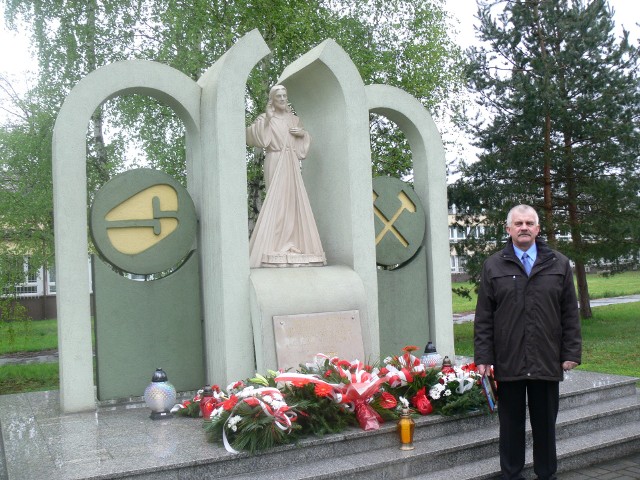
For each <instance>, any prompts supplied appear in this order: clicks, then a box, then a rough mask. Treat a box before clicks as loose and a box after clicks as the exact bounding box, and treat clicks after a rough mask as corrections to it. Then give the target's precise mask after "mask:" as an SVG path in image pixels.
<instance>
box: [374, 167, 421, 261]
mask: <svg viewBox="0 0 640 480" xmlns="http://www.w3.org/2000/svg"><path fill="white" fill-rule="evenodd" d="M373 212H374V222H375V231H376V262H377V263H378V265H383V266H393V265H400V264H403V263H405V262H407V261H408V260H410V259H411V258H412V257H413V256H414V255H415V254H416V252H417V251H418V248H420V245H422V240H423V238H424V233H425V225H426V222H425V217H424V209H423V208H422V204H421V203H420V198H418V195H417V194H416V192H415V191H414V190H413V188H411V186H410V185H409V184H407V183H405V182H403V181H402V180H400V179H398V178H393V177H376V178H374V179H373Z"/></svg>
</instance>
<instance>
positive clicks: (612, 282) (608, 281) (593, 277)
mask: <svg viewBox="0 0 640 480" xmlns="http://www.w3.org/2000/svg"><path fill="white" fill-rule="evenodd" d="M587 283H588V285H589V297H590V298H591V299H592V300H593V299H595V298H608V297H619V296H622V295H636V294H640V271H635V272H624V273H619V274H617V275H613V276H610V277H604V276H602V275H599V274H595V273H594V274H589V275H587ZM453 286H454V287H466V288H469V289H470V290H471V299H470V300H469V299H466V298H463V297H461V296H460V295H455V294H454V295H453V313H463V312H472V311H473V310H475V308H476V300H477V295H476V293H475V291H474V288H475V286H474V285H473V284H472V283H470V282H461V283H454V284H453Z"/></svg>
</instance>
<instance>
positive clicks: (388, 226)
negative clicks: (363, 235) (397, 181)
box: [373, 191, 416, 247]
mask: <svg viewBox="0 0 640 480" xmlns="http://www.w3.org/2000/svg"><path fill="white" fill-rule="evenodd" d="M376 198H378V194H377V193H376V192H373V201H374V202H375V201H376ZM398 199H399V200H400V208H398V210H396V213H394V214H393V217H391V219H390V220H388V219H387V217H385V216H384V214H383V213H382V212H381V211H380V210H378V207H376V206H375V205H374V206H373V211H374V213H375V214H376V216H377V217H378V218H379V219H380V221H381V222H382V223H384V228H383V229H382V230H380V233H378V235H377V236H376V245H378V243H380V241H381V240H382V238H383V237H384V236H385V235H386V234H387V232H391V233H393V234H394V235H395V237H396V238H397V239H398V241H399V242H400V243H401V244H402V245H403V246H405V247H407V246H408V245H409V242H407V241H406V240H405V238H404V237H403V236H402V235H401V234H400V232H399V231H398V230H397V229H396V227H394V226H393V224H394V223H395V221H396V220H397V219H398V217H399V216H400V215H401V214H402V212H404V211H405V210H408V211H410V212H411V213H415V212H416V206H415V204H414V203H413V202H412V201H411V199H410V198H409V197H407V194H406V193H404V192H402V191H401V192H400V193H398Z"/></svg>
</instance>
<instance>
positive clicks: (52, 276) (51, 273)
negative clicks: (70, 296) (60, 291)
mask: <svg viewBox="0 0 640 480" xmlns="http://www.w3.org/2000/svg"><path fill="white" fill-rule="evenodd" d="M55 293H56V267H55V265H51V266H50V267H49V268H48V269H47V294H48V295H53V294H55Z"/></svg>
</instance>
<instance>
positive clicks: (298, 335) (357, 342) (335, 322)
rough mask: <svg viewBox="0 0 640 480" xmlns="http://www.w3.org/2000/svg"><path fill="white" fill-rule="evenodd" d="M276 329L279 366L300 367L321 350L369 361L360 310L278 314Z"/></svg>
mask: <svg viewBox="0 0 640 480" xmlns="http://www.w3.org/2000/svg"><path fill="white" fill-rule="evenodd" d="M273 333H274V336H275V341H276V356H277V361H278V368H282V369H287V368H294V369H296V368H297V367H298V365H300V364H301V363H302V364H304V363H307V362H311V361H312V360H313V357H314V356H315V355H316V354H317V353H324V354H325V355H328V356H330V357H333V356H337V357H340V358H342V359H345V360H355V359H358V360H361V361H363V362H364V361H365V358H364V344H363V341H362V329H361V327H360V313H359V312H358V310H349V311H344V312H323V313H309V314H301V315H276V316H274V317H273Z"/></svg>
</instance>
